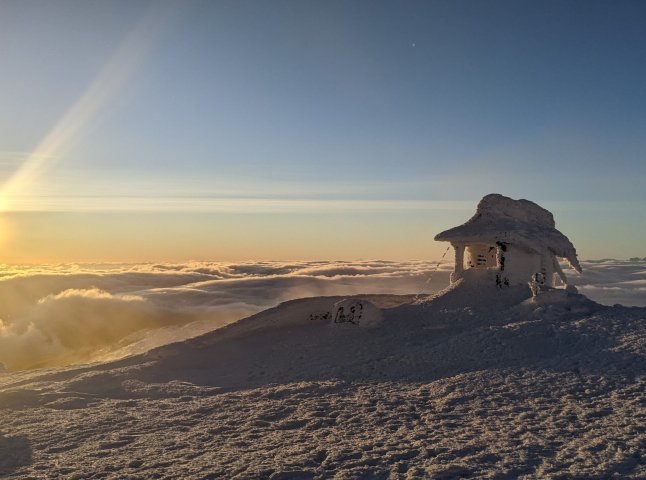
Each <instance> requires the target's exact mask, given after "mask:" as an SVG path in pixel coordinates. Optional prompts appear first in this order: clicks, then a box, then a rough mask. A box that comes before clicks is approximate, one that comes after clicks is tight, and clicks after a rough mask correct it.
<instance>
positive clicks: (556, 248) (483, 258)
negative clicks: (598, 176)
mask: <svg viewBox="0 0 646 480" xmlns="http://www.w3.org/2000/svg"><path fill="white" fill-rule="evenodd" d="M435 240H439V241H446V242H451V245H453V247H454V248H455V269H454V271H453V273H452V274H451V282H452V283H453V282H456V281H457V280H459V279H461V278H463V277H465V271H468V270H471V269H476V270H490V271H496V275H495V282H496V283H497V284H498V285H499V286H504V285H512V284H519V283H520V284H527V282H535V283H538V284H544V285H546V286H549V287H552V286H555V284H556V282H557V281H558V279H560V280H561V282H562V283H564V284H566V283H567V279H566V277H565V274H564V273H563V270H562V269H561V267H560V265H559V262H558V259H559V258H564V259H565V260H567V261H568V262H569V264H570V265H571V266H572V268H574V269H575V270H576V271H577V272H579V273H580V272H581V265H580V264H579V261H578V260H577V256H576V249H575V248H574V245H572V243H571V242H570V240H568V238H567V237H566V236H565V235H563V234H562V233H561V232H559V231H558V230H557V229H556V228H555V223H554V217H553V216H552V214H551V213H550V212H549V211H547V210H545V209H544V208H542V207H540V206H539V205H537V204H535V203H534V202H530V201H529V200H513V199H511V198H508V197H505V196H503V195H499V194H496V193H493V194H490V195H487V196H485V197H483V198H482V200H480V203H479V204H478V208H477V210H476V214H475V215H474V216H473V217H472V218H471V219H470V220H468V221H467V222H466V223H465V224H464V225H460V226H459V227H454V228H451V229H449V230H446V231H444V232H442V233H439V234H438V235H436V236H435ZM491 278H494V277H493V276H491Z"/></svg>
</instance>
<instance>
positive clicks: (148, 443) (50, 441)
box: [0, 282, 646, 479]
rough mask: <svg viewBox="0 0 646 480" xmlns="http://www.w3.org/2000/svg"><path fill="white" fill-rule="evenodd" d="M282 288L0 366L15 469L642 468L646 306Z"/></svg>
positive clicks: (200, 472) (72, 472) (281, 475)
mask: <svg viewBox="0 0 646 480" xmlns="http://www.w3.org/2000/svg"><path fill="white" fill-rule="evenodd" d="M415 298H416V297H415V296H412V295H411V296H396V295H371V296H367V297H364V296H362V297H356V300H359V299H363V300H367V301H369V302H370V303H371V304H373V305H375V306H376V307H378V308H379V309H380V310H381V314H382V315H383V321H382V322H381V323H380V324H379V325H377V326H375V327H374V328H360V327H359V326H357V328H354V326H353V325H352V324H345V325H343V327H342V328H339V327H338V326H335V325H333V324H331V323H330V321H329V318H324V316H321V315H318V314H319V313H320V312H325V311H329V310H330V309H333V308H334V307H335V305H338V302H339V301H342V300H344V298H343V297H316V298H307V299H301V300H294V301H289V302H286V303H284V304H282V305H280V306H278V307H276V308H272V309H269V310H266V311H263V312H261V313H258V314H256V315H253V316H251V317H248V318H246V319H243V320H240V321H238V322H235V323H233V324H229V325H227V326H224V327H222V328H220V329H218V330H215V331H213V332H210V333H208V334H206V335H202V336H200V337H197V338H193V339H190V340H186V341H183V342H179V343H175V344H171V345H167V346H163V347H160V348H157V349H154V350H152V351H150V352H148V353H146V354H143V355H137V356H133V357H129V358H126V359H122V360H119V361H115V362H110V363H101V364H95V365H88V366H81V367H64V368H57V369H49V370H37V371H31V372H22V373H6V374H0V471H1V472H2V473H3V474H5V475H8V476H11V477H12V478H141V479H148V478H162V477H163V478H239V479H243V478H271V479H288V478H289V479H294V478H338V479H354V478H384V479H386V478H437V479H452V478H496V479H503V478H525V479H530V478H531V479H537V478H540V479H549V478H580V479H583V478H585V479H591V478H634V479H637V478H644V477H646V467H645V465H644V454H645V446H646V435H645V430H646V427H645V426H646V418H645V417H646V412H645V409H644V401H645V399H646V398H645V395H644V385H645V383H644V379H645V378H644V377H645V373H646V362H645V358H644V354H645V346H646V329H645V328H644V327H645V326H646V325H645V322H646V309H644V308H627V307H620V306H616V307H607V306H602V305H599V304H597V303H595V302H593V301H591V300H589V299H588V298H586V297H585V296H583V295H580V294H578V293H576V292H575V291H574V290H573V289H570V290H569V291H566V290H554V291H549V292H545V293H542V294H541V295H539V296H538V297H536V298H531V293H530V291H529V289H528V288H527V287H522V286H518V287H516V286H514V287H510V288H507V289H504V290H500V289H497V288H496V287H495V286H493V285H492V286H490V287H487V286H482V285H476V286H474V285H469V284H467V283H464V282H458V283H456V284H454V285H453V286H452V287H451V288H449V289H447V290H445V291H444V292H442V293H441V294H440V295H437V296H435V297H433V298H432V299H430V300H428V301H424V302H419V301H416V300H415Z"/></svg>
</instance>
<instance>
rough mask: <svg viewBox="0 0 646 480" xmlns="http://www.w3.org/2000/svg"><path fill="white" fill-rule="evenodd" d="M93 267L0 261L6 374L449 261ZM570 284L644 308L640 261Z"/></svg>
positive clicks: (382, 285) (172, 337)
mask: <svg viewBox="0 0 646 480" xmlns="http://www.w3.org/2000/svg"><path fill="white" fill-rule="evenodd" d="M436 265H437V264H436V262H426V261H410V262H390V261H356V262H341V261H339V262H289V263H285V262H254V263H252V262H249V263H214V262H191V263H180V264H99V265H45V266H34V267H4V268H3V269H2V270H1V271H0V362H2V363H3V364H4V365H5V366H6V367H7V368H8V369H10V370H19V369H26V368H35V367H41V366H52V365H65V364H69V363H78V362H87V361H93V360H103V359H106V358H114V357H118V356H121V355H124V354H128V353H135V352H139V351H143V350H146V349H148V348H152V347H154V346H157V345H160V344H163V343H168V342H171V341H177V340H181V339H184V338H187V337H190V336H194V335H199V334H201V333H204V332H206V331H208V330H211V329H213V328H216V327H218V326H220V325H223V324H226V323H228V322H231V321H234V320H237V319H239V318H242V317H244V316H247V315H250V314H253V313H256V312H258V311H260V310H263V309H265V308H269V307H271V306H274V305H276V304H278V303H280V302H282V301H285V300H290V299H294V298H299V297H307V296H321V295H352V294H360V293H365V294H369V293H390V294H418V293H431V292H433V291H437V290H439V289H441V288H443V287H444V286H446V285H447V284H448V273H449V272H450V270H451V269H452V265H451V262H450V261H446V262H445V263H443V264H442V265H440V267H439V269H438V270H437V271H436V272H435V273H434V274H433V275H431V272H433V271H434V270H435V267H436ZM583 269H584V273H583V275H581V276H574V275H572V274H571V275H570V277H571V281H572V283H574V284H576V285H578V287H579V290H580V291H581V292H582V293H584V294H586V295H588V296H589V297H590V298H592V299H594V300H597V301H600V302H602V303H606V304H614V303H622V304H625V305H646V300H645V299H646V261H643V260H634V261H618V260H602V261H597V262H583Z"/></svg>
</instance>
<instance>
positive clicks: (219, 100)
mask: <svg viewBox="0 0 646 480" xmlns="http://www.w3.org/2000/svg"><path fill="white" fill-rule="evenodd" d="M644 25H646V4H644V3H643V2H637V1H613V2H611V1H604V2H598V1H581V2H577V1H559V2H550V1H545V2H529V1H486V2H485V1H451V2H449V1H446V2H437V1H424V2H414V1H407V2H394V1H393V2H373V1H370V2H368V1H351V2H341V1H325V2H323V1H320V2H310V1H274V2H261V1H253V2H250V1H217V2H183V1H181V2H180V1H178V2H131V1H111V2H81V1H58V2H33V1H5V2H3V3H2V5H0V45H2V46H3V47H2V50H0V62H1V64H2V72H3V74H2V76H1V77H0V104H1V105H3V108H2V111H1V112H0V181H4V182H9V183H11V182H12V180H11V179H12V177H14V176H15V175H16V172H19V171H20V169H21V166H23V165H24V164H26V163H27V164H30V165H32V167H33V168H30V169H28V174H24V173H23V175H22V176H21V177H20V181H16V180H15V179H14V181H13V186H12V188H11V189H10V190H11V196H12V201H11V202H10V203H9V206H8V207H7V208H6V210H9V211H14V210H17V211H22V210H32V211H33V210H39V211H50V210H51V211H56V212H58V213H57V214H62V213H64V212H69V213H70V214H72V213H74V212H78V211H84V212H86V211H88V210H90V211H94V212H96V215H101V214H102V213H101V212H103V213H106V212H107V213H110V214H112V213H114V212H120V211H123V210H128V215H135V214H136V213H137V212H142V214H143V212H150V211H154V212H155V215H157V216H160V215H161V216H163V213H164V211H166V210H167V209H169V210H173V211H175V210H179V211H185V212H186V214H187V215H189V216H190V215H195V216H196V218H199V220H196V225H197V222H203V221H204V211H207V212H208V211H209V210H213V212H212V217H211V218H212V220H213V223H214V225H217V224H218V222H219V221H223V222H224V223H223V225H224V224H225V223H226V221H225V220H224V217H223V216H225V215H231V214H232V213H236V212H238V213H239V212H241V211H242V212H244V213H242V214H240V215H239V216H238V221H239V222H245V221H247V222H252V220H251V218H255V217H257V215H260V214H263V213H264V214H266V215H270V216H271V215H280V216H281V218H280V221H279V222H277V223H280V224H281V231H287V232H289V231H290V228H291V229H294V230H295V229H297V228H298V222H299V221H298V219H297V216H298V215H308V214H309V215H312V216H314V217H316V216H317V215H318V216H319V217H318V218H319V220H320V221H321V222H322V223H321V226H320V228H321V230H322V231H325V230H326V229H328V228H333V227H334V223H335V222H336V221H338V220H339V219H341V221H342V222H348V221H351V220H352V219H361V218H364V219H365V218H366V217H362V215H367V216H368V217H369V216H370V215H375V212H380V213H381V215H383V218H384V220H383V221H384V222H385V223H386V224H388V223H389V222H388V219H390V220H392V221H393V222H395V221H396V223H397V224H398V225H400V227H399V228H404V230H405V231H409V232H410V233H411V235H412V234H413V233H414V232H415V231H416V230H415V229H416V228H418V227H416V226H415V225H414V223H415V222H419V221H423V222H428V223H429V226H428V232H425V233H428V234H431V233H432V232H435V231H440V230H441V229H442V228H443V227H445V226H448V225H451V224H458V223H461V222H462V221H464V220H465V219H466V218H468V216H469V215H470V213H471V212H472V211H473V209H474V208H475V204H476V202H477V201H478V200H479V198H480V197H482V196H483V195H485V194H487V193H491V192H498V193H502V194H505V195H509V196H512V197H514V198H518V197H524V198H528V199H530V200H534V201H536V202H537V203H539V204H541V205H544V206H546V207H547V208H550V209H551V210H552V211H554V213H555V216H556V220H557V226H559V227H560V228H561V229H562V230H563V231H564V232H565V233H566V234H569V235H570V237H571V238H572V240H573V241H574V243H575V245H577V246H579V249H580V250H581V251H582V252H583V253H585V254H587V256H588V257H599V256H619V257H622V256H633V255H646V252H644V251H643V247H642V245H643V241H644V239H645V238H646V227H643V225H644V224H646V218H645V217H646V214H645V213H644V211H645V210H646V193H645V190H644V188H643V186H644V184H645V181H646V162H645V161H644V156H645V152H646V135H644V134H643V132H644V131H646V113H645V112H646V89H645V88H644V79H645V78H646V28H644ZM115 72H116V73H115ZM97 79H100V80H97ZM93 85H94V87H95V89H94V90H93V92H94V93H93V94H94V96H92V94H90V95H89V100H88V99H87V98H85V99H84V94H86V93H87V92H88V89H91V88H92V86H93ZM97 85H98V87H97ZM97 89H98V91H100V94H98V96H97V93H96V92H97ZM86 96H87V95H86ZM78 103H80V104H81V106H80V107H79V108H78V109H77V110H78V111H76V113H75V114H74V115H68V117H66V114H69V112H70V109H72V108H73V106H74V105H77V106H78ZM88 105H89V106H88ZM79 112H81V113H79ZM70 118H71V119H72V120H70ZM61 119H63V120H61ZM69 125H72V127H69ZM56 127H58V130H57V132H58V133H57V134H56V135H54V137H55V140H56V141H49V143H47V142H46V141H45V142H44V141H43V139H44V138H45V139H46V138H48V137H47V136H48V135H49V134H51V133H52V131H53V129H56ZM68 127H69V128H68ZM50 138H51V136H50ZM43 143H45V144H46V145H45V147H43ZM39 152H40V153H41V154H42V152H45V153H46V154H42V155H41V157H42V158H41V157H38V154H39ZM30 158H31V159H32V160H31V163H30V162H29V159H30ZM39 158H41V159H40V160H39ZM34 159H36V161H34ZM25 170H27V169H23V172H24V171H25ZM221 199H228V200H227V202H228V203H225V205H224V206H222V205H221V203H218V202H219V201H220V200H221ZM231 199H242V200H244V202H243V203H242V204H239V203H236V202H235V201H234V200H231ZM250 199H251V200H253V201H251V200H250ZM266 199H271V200H278V201H279V202H278V203H276V205H277V206H275V207H272V208H271V209H270V210H271V211H270V212H267V203H266V202H265V200H266ZM325 201H329V202H328V203H325ZM263 202H265V203H263ZM281 202H283V203H281ZM299 202H300V203H299ZM321 202H323V203H321ZM241 205H242V206H241ZM285 205H288V206H287V207H285ZM447 205H448V207H447ZM425 206H428V211H427V210H425V209H424V208H425ZM294 210H297V212H296V213H294ZM198 211H199V215H198V214H197V212H198ZM440 211H441V212H440ZM438 212H439V213H438ZM12 215H13V213H12ZM124 215H125V214H124ZM335 215H336V217H335ZM290 216H291V217H290ZM172 217H173V216H172V215H169V217H168V221H171V218H172ZM395 217H397V218H395ZM409 217H410V218H411V222H413V223H412V224H411V225H409V226H406V223H405V221H404V220H403V219H405V218H409ZM111 218H112V217H111ZM124 218H125V216H124ZM290 218H291V220H290ZM335 218H336V220H335ZM330 219H332V220H330ZM160 221H161V220H160ZM70 222H71V223H73V221H71V220H70ZM253 222H256V220H253ZM290 222H291V223H290ZM326 222H328V223H326ZM380 222H381V220H380ZM602 222H605V223H606V227H605V231H604V232H599V233H598V234H595V232H596V231H597V230H598V229H599V226H600V225H599V224H600V223H602ZM131 223H132V222H131V221H129V220H128V221H125V220H124V228H126V225H127V224H131ZM402 223H403V224H404V225H403V226H401V224H402ZM99 224H101V222H100V221H99ZM290 225H291V227H290ZM608 226H612V229H613V230H619V232H620V233H621V234H622V235H624V236H625V237H627V239H628V240H626V239H625V240H622V242H623V244H622V245H621V252H619V253H614V252H613V251H614V250H615V248H613V247H610V246H608V242H609V241H612V238H613V236H612V235H611V232H610V231H608ZM70 228H73V227H70ZM105 228H107V227H105ZM110 228H114V226H111V227H110ZM186 229H187V230H186V234H187V235H191V228H190V227H186ZM406 229H408V230H406ZM100 230H101V229H100V228H99V229H98V231H100ZM368 234H369V235H371V236H374V234H375V233H374V231H372V230H371V231H370V232H368V231H367V230H365V231H360V232H359V233H357V235H359V237H357V238H364V237H365V236H366V235H368ZM577 234H578V235H581V237H580V238H577ZM213 235H215V234H213ZM286 235H287V234H286ZM277 238H279V237H277ZM135 240H136V239H133V241H135ZM137 241H140V240H137ZM276 241H279V240H278V239H277V240H276ZM398 248H399V249H401V248H402V245H401V244H399V243H397V244H394V243H393V244H388V245H385V246H384V254H383V256H384V257H389V256H395V257H401V256H402V255H401V253H402V252H400V251H395V250H393V249H398ZM189 251H190V246H187V247H186V252H185V253H182V254H181V255H178V256H179V257H182V256H187V255H188V252H189ZM358 251H359V250H357V252H358ZM335 252H336V254H337V255H344V253H343V250H342V249H339V250H338V251H335ZM357 252H355V251H348V252H347V253H346V255H349V256H350V255H356V254H357ZM624 254H625V255H624ZM204 255H208V252H205V253H204ZM259 255H260V256H262V254H260V253H259ZM272 255H275V254H272ZM168 256H169V257H172V256H173V255H172V253H171V252H169V253H168ZM253 256H254V252H253V251H250V252H249V257H253ZM312 256H314V257H315V256H316V255H315V252H313V253H312ZM61 258H62V257H61Z"/></svg>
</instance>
